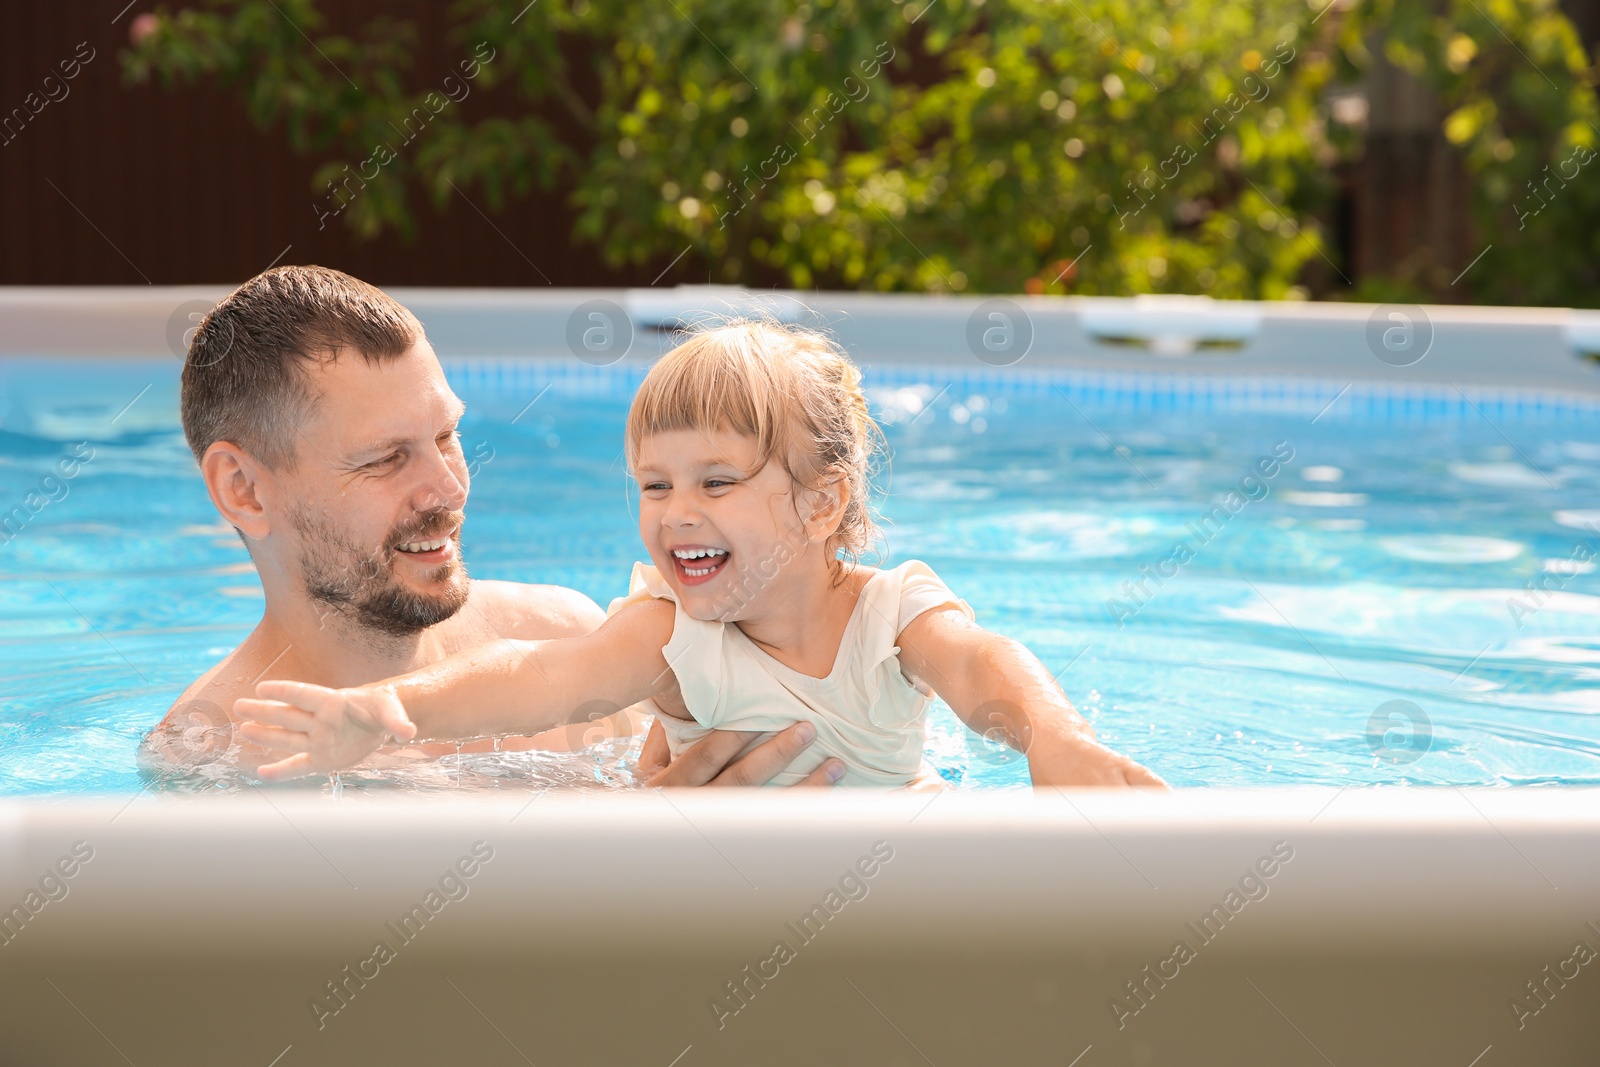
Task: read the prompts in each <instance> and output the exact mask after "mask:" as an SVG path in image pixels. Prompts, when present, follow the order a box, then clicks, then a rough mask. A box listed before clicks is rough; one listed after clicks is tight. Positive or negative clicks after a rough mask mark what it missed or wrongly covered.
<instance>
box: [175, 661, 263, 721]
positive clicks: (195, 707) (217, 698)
mask: <svg viewBox="0 0 1600 1067" xmlns="http://www.w3.org/2000/svg"><path fill="white" fill-rule="evenodd" d="M248 644H249V643H248V642H246V644H244V645H240V646H239V647H238V648H236V649H234V650H233V651H232V652H229V653H228V654H227V655H226V656H224V657H223V658H222V660H221V661H220V662H218V663H217V665H216V666H214V667H212V668H211V669H210V670H209V671H206V673H204V674H202V675H201V676H200V677H199V678H196V679H195V680H194V681H193V682H192V683H191V684H190V685H189V688H187V689H185V690H184V691H183V693H182V695H181V696H179V697H178V699H177V700H174V701H173V702H172V707H170V708H168V709H167V716H166V718H165V719H162V720H161V725H163V726H170V725H172V724H173V723H174V722H177V721H178V720H183V721H184V722H187V721H189V719H190V718H191V717H192V716H194V715H196V714H199V715H203V716H206V717H207V718H211V717H213V716H215V715H216V714H218V713H220V714H221V715H222V716H223V717H224V718H231V717H232V714H233V711H232V709H233V702H234V701H235V700H237V699H238V698H240V697H243V696H250V695H251V694H252V693H253V692H254V685H253V683H252V677H251V676H252V674H260V673H261V667H263V666H265V665H264V664H256V665H255V666H254V667H252V664H253V663H254V660H255V658H256V657H254V656H252V655H251V650H250V649H249V647H248Z"/></svg>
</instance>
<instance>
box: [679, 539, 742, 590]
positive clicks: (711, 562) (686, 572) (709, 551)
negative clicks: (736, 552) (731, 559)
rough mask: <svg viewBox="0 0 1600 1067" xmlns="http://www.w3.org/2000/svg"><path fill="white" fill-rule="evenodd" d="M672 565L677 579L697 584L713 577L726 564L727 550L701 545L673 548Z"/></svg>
mask: <svg viewBox="0 0 1600 1067" xmlns="http://www.w3.org/2000/svg"><path fill="white" fill-rule="evenodd" d="M672 565H673V567H674V568H675V569H676V570H677V572H678V580H679V581H681V582H682V583H683V584H684V585H699V584H700V583H702V582H709V581H710V580H711V579H712V578H715V577H716V576H717V572H719V571H721V570H722V568H723V567H726V566H727V565H728V550H727V549H725V548H708V547H705V546H702V545H688V546H685V547H683V548H674V549H673V550H672Z"/></svg>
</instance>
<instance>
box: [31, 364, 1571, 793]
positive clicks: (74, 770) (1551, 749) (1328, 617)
mask: <svg viewBox="0 0 1600 1067" xmlns="http://www.w3.org/2000/svg"><path fill="white" fill-rule="evenodd" d="M447 370H448V372H449V373H450V376H451V380H452V382H453V384H454V385H455V387H456V389H457V391H458V392H459V393H460V394H461V396H462V397H463V399H465V400H466V401H467V403H468V405H469V414H468V417H467V419H466V420H465V422H464V423H463V426H462V432H463V445H464V448H465V451H466V455H467V457H468V459H469V461H471V462H472V463H473V464H474V476H473V491H472V500H471V504H470V505H469V508H468V522H467V525H466V528H465V531H464V541H463V548H464V555H465V558H466V560H467V562H468V564H469V565H470V567H471V569H472V572H473V574H474V575H476V576H477V577H482V578H502V579H511V580H518V581H529V582H553V583H559V584H563V585H569V586H572V587H575V588H577V589H579V590H582V591H583V592H584V593H586V594H588V595H589V596H591V597H593V598H594V599H595V600H596V601H598V602H599V603H601V604H602V605H604V604H605V603H607V602H608V601H609V600H610V599H611V598H612V597H614V596H617V595H619V594H621V593H623V592H624V591H625V588H626V583H627V577H628V572H629V567H630V565H631V564H632V562H633V561H634V560H635V559H636V558H639V557H640V554H641V550H640V549H639V547H638V546H637V544H636V541H637V531H636V529H635V527H634V524H633V514H634V510H635V508H634V504H633V500H632V491H631V489H630V486H629V483H628V482H627V480H626V478H625V476H624V474H623V470H622V463H621V456H620V441H621V431H622V424H623V419H624V415H625V413H626V406H627V401H628V399H629V397H630V396H631V392H632V389H633V388H634V386H635V385H636V384H637V381H638V379H639V376H640V375H641V373H642V366H636V365H633V363H632V361H630V362H629V363H625V364H621V365H618V366H617V367H613V368H604V369H596V368H586V367H579V366H577V365H576V364H573V365H572V366H570V367H568V366H565V365H557V364H555V363H533V362H522V363H518V362H516V361H461V362H447ZM867 380H868V384H869V386H870V391H871V396H872V399H873V402H874V405H875V408H876V410H877V413H878V414H879V415H880V417H881V419H882V421H883V423H884V427H885V432H886V435H887V437H888V440H889V443H890V445H891V447H892V449H893V462H892V465H891V467H890V469H889V472H888V473H887V474H886V475H885V476H884V477H883V478H881V479H880V482H881V486H882V488H883V489H884V490H885V491H886V495H885V496H884V497H883V499H882V501H881V503H882V507H881V511H882V513H883V516H884V519H885V523H884V527H885V530H886V531H887V553H886V562H888V563H891V564H892V563H895V562H898V561H901V560H904V559H907V558H919V559H922V560H925V561H927V562H928V563H929V564H930V565H932V566H933V567H934V569H935V570H937V571H938V572H939V573H940V575H941V576H942V577H943V578H944V579H945V580H946V581H947V582H948V583H949V585H950V586H951V587H952V588H953V589H954V590H955V591H956V592H957V593H958V594H959V595H961V596H962V597H963V598H964V599H966V600H967V601H968V602H969V603H970V604H971V605H972V607H973V608H974V609H975V610H976V611H977V614H978V618H979V621H980V622H981V623H983V624H984V625H986V626H987V627H989V628H991V629H993V630H997V631H999V632H1002V633H1005V634H1009V635H1011V636H1013V637H1016V638H1018V639H1020V640H1022V641H1023V642H1025V643H1026V644H1027V645H1028V646H1029V647H1030V648H1032V649H1033V650H1034V652H1035V653H1037V654H1038V656H1039V657H1040V658H1041V659H1042V660H1043V661H1044V663H1045V664H1046V665H1047V666H1048V667H1049V668H1050V669H1051V670H1052V671H1054V672H1059V674H1058V676H1059V678H1060V681H1061V684H1062V685H1063V686H1064V688H1065V689H1066V691H1067V693H1068V695H1069V696H1070V697H1071V698H1072V699H1073V701H1074V702H1075V703H1076V704H1077V706H1078V707H1079V709H1080V710H1081V711H1082V712H1083V714H1084V715H1085V716H1087V717H1088V718H1089V719H1090V720H1091V721H1092V722H1093V723H1094V724H1095V726H1096V729H1097V730H1098V731H1099V733H1100V736H1101V737H1102V738H1103V739H1104V740H1105V741H1106V742H1107V743H1109V744H1111V745H1113V746H1115V747H1117V748H1119V749H1121V750H1123V751H1125V752H1127V753H1128V754H1130V755H1131V756H1133V757H1135V758H1136V759H1138V760H1140V761H1141V762H1143V763H1145V764H1147V765H1148V766H1150V767H1151V768H1152V769H1154V770H1155V771H1156V772H1158V773H1159V774H1161V775H1162V776H1164V777H1165V778H1166V779H1167V780H1168V781H1169V782H1171V783H1172V784H1174V785H1180V786H1199V785H1219V786H1220V785H1270V784H1284V785H1289V784H1308V783H1314V784H1323V785H1339V786H1342V785H1424V784H1435V783H1446V784H1452V785H1462V786H1465V785H1535V784H1555V783H1568V784H1596V783H1600V599H1597V597H1596V595H1595V594H1596V592H1597V589H1600V581H1597V578H1596V575H1595V574H1594V563H1595V561H1596V560H1595V558H1591V557H1600V532H1597V529H1600V510H1595V509H1596V508H1597V507H1600V504H1597V500H1600V497H1597V490H1600V421H1597V420H1596V419H1594V418H1593V417H1592V416H1593V414H1594V412H1592V411H1588V412H1586V411H1584V410H1583V409H1582V408H1581V406H1580V407H1577V408H1570V407H1569V408H1568V409H1567V410H1565V411H1556V412H1551V411H1549V410H1544V409H1540V408H1536V407H1534V406H1532V405H1523V406H1519V405H1517V404H1514V403H1513V404H1507V403H1499V404H1493V405H1488V404H1483V403H1476V404H1475V403H1473V402H1471V401H1467V402H1465V403H1460V402H1457V403H1431V404H1421V403H1419V404H1410V403H1395V402H1390V401H1386V400H1384V399H1383V398H1381V397H1379V398H1377V399H1374V397H1373V396H1372V395H1371V394H1370V393H1363V392H1362V390H1359V389H1357V390H1346V391H1343V392H1341V391H1340V389H1339V387H1340V385H1342V384H1343V383H1330V384H1329V385H1328V387H1327V388H1326V389H1325V390H1323V391H1322V392H1321V393H1319V394H1317V395H1316V396H1314V397H1311V398H1309V399H1308V398H1307V397H1306V396H1301V395H1292V394H1293V391H1292V390H1291V391H1289V392H1288V393H1286V394H1284V395H1283V396H1282V397H1279V398H1277V399H1274V395H1273V394H1271V391H1270V390H1268V391H1267V392H1266V393H1262V392H1260V391H1256V392H1251V393H1249V394H1248V395H1245V393H1231V392H1230V393H1224V392H1221V391H1218V390H1216V389H1210V390H1205V389H1201V390H1193V389H1190V388H1189V387H1187V386H1185V387H1184V388H1183V389H1174V388H1172V387H1171V386H1170V384H1169V385H1163V384H1161V383H1160V382H1159V381H1147V382H1144V383H1143V384H1140V383H1131V384H1130V383H1129V382H1126V381H1113V380H1098V379H1093V378H1091V377H1089V376H1086V375H1084V374H1076V375H1074V374H1069V373H1066V372H1061V373H1060V374H1057V375H1055V376H1054V377H1052V376H1050V375H1040V374H1031V375H1024V374H1021V373H1018V374H1016V375H1012V376H1007V374H1006V373H1004V372H1003V371H996V370H990V369H985V370H984V373H983V374H982V375H978V374H974V373H968V372H967V370H966V369H964V368H959V367H952V368H943V369H927V370H925V371H918V370H913V369H909V368H894V369H892V370H890V369H885V370H883V371H881V372H872V371H871V370H870V369H869V374H868V379H867ZM177 381H178V366H177V364H176V362H175V361H172V362H167V363H154V362H150V363H146V362H139V361H116V362H110V361H82V360H74V361H70V362H57V363H55V364H49V363H45V362H42V361H25V360H16V361H11V362H8V363H5V364H3V365H0V505H3V506H0V519H6V518H7V516H8V515H9V520H8V521H9V525H4V526H3V527H0V541H3V543H0V701H3V711H0V794H72V793H87V792H96V793H125V794H130V795H131V794H134V793H136V792H137V791H139V790H140V789H142V788H144V787H146V786H147V785H149V784H151V783H150V781H149V780H148V779H147V778H145V777H142V776H141V774H140V772H139V770H138V768H137V766H136V760H135V756H136V752H137V749H138V746H139V742H140V739H141V737H142V735H143V734H144V732H145V731H146V730H147V729H148V728H149V727H150V726H151V725H152V724H154V723H155V722H156V721H157V720H159V719H160V718H161V716H162V715H163V714H164V713H165V711H166V709H167V707H168V706H169V705H170V703H171V702H172V700H173V699H174V698H175V697H176V695H177V694H178V693H179V692H180V691H181V690H182V689H183V688H184V687H185V686H186V685H187V684H188V683H189V682H190V681H192V680H193V679H194V678H195V677H196V676H198V675H199V674H200V673H201V672H203V671H204V670H206V669H207V668H208V667H210V666H211V665H212V664H213V663H214V662H215V661H216V660H217V659H219V658H220V657H221V656H222V655H224V654H225V653H226V652H227V651H228V650H229V649H230V648H231V647H232V646H233V645H235V644H236V643H237V642H238V641H239V640H241V639H242V638H243V637H244V636H245V634H246V633H247V632H248V631H249V629H250V628H251V626H252V625H253V624H254V622H255V621H256V619H257V618H258V617H259V613H260V608H261V599H260V592H259V587H258V585H257V583H256V580H255V576H254V573H253V571H252V569H251V567H250V564H249V560H248V558H247V556H246V555H245V552H244V549H243V547H242V546H241V544H240V542H239V540H238V538H237V537H235V536H234V535H233V533H232V532H231V531H230V530H228V529H226V528H224V527H222V526H221V525H220V524H219V522H218V519H217V516H216V514H215V512H214V511H213V509H212V508H211V505H210V503H209V501H208V500H207V498H206V494H205V491H204V489H203V487H202V485H201V482H200V480H199V477H198V476H197V474H196V472H195V469H194V464H193V460H192V459H191V458H190V455H189V452H188V450H187V448H186V446H185V445H184V442H183V436H182V433H181V430H180V428H179V426H178V422H177V402H176V396H177ZM1452 395H1455V394H1452ZM1330 398H1332V399H1331V403H1330ZM69 472H70V474H69ZM1230 493H1231V494H1233V495H1232V496H1230V495H1229V494H1230ZM636 750H637V746H636V744H635V745H633V746H631V747H630V746H629V745H627V744H626V743H623V744H618V745H612V746H607V747H605V748H604V749H603V750H598V751H593V752H584V753H578V754H575V755H559V756H556V755H549V754H542V753H528V754H513V753H485V754H482V755H478V756H459V757H447V758H446V759H444V760H441V761H439V763H438V764H436V765H433V766H431V767H427V768H412V769H410V770H407V771H403V772H398V771H397V772H374V773H372V774H369V775H367V776H366V778H365V779H364V780H365V781H367V782H368V783H369V784H376V785H380V786H388V787H392V788H401V789H409V790H415V791H449V790H453V789H467V788H499V789H525V790H530V791H532V790H537V789H542V788H549V787H552V786H558V785H570V784H591V785H593V784H601V785H605V784H625V783H626V782H627V781H628V775H627V766H628V763H629V760H630V759H631V758H632V755H633V754H635V753H636ZM928 755H929V758H930V759H931V760H932V762H933V763H934V765H935V766H936V767H937V768H938V769H939V772H940V773H941V775H943V776H944V777H945V778H946V779H947V780H948V781H950V782H951V783H953V784H955V785H957V786H960V787H976V788H985V787H996V788H998V787H1016V786H1020V785H1023V784H1024V783H1026V781H1027V769H1026V765H1025V763H1024V762H1022V761H1021V760H1019V759H1017V758H1016V756H1015V754H1014V753H1012V752H1010V750H1008V749H1004V748H1003V747H1000V746H997V745H994V744H992V743H990V742H987V741H985V740H984V739H982V738H980V737H977V736H976V735H974V734H972V733H971V732H970V731H968V730H967V729H966V728H965V727H964V726H963V725H962V724H961V723H960V722H959V721H958V720H957V719H956V718H955V717H954V716H953V715H952V714H951V713H950V711H949V710H948V709H947V708H945V707H944V706H943V705H936V708H935V712H934V714H933V717H932V720H931V725H930V729H929V735H928ZM357 778H358V780H361V779H360V776H357ZM197 781H198V782H199V783H200V786H199V787H202V788H203V787H208V786H216V785H222V786H227V785H230V784H232V785H237V784H238V783H237V782H234V781H232V780H230V779H229V778H228V777H227V776H226V775H216V774H213V775H212V776H211V777H210V778H209V779H208V778H207V777H206V776H205V775H200V776H199V777H198V778H196V777H194V776H191V777H190V779H189V780H188V782H187V787H188V788H195V787H196V786H195V782H197ZM155 784H156V785H158V786H163V785H165V783H160V782H157V783H155ZM317 787H319V788H328V785H327V783H320V784H318V785H317Z"/></svg>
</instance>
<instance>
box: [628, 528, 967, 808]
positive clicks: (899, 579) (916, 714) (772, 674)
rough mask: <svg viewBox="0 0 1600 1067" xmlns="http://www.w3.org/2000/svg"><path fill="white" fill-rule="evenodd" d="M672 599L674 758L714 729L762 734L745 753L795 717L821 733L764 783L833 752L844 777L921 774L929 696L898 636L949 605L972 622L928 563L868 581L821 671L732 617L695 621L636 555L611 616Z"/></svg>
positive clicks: (794, 774) (885, 778)
mask: <svg viewBox="0 0 1600 1067" xmlns="http://www.w3.org/2000/svg"><path fill="white" fill-rule="evenodd" d="M649 598H655V599H659V600H671V601H672V602H673V603H674V605H677V614H676V618H675V620H674V622H673V627H672V639H671V640H670V641H668V642H667V645H666V647H665V648H663V649H662V650H661V651H662V654H663V655H664V656H665V657H666V660H667V663H668V664H669V665H670V666H671V668H672V672H673V673H674V674H675V675H677V678H678V686H679V688H680V689H681V691H682V694H683V702H684V704H685V706H686V707H687V708H688V709H689V714H691V715H693V716H694V721H693V722H688V721H686V720H684V719H679V718H677V717H675V716H672V715H666V714H661V713H658V714H657V716H656V718H657V719H658V720H659V721H660V722H661V725H662V728H663V729H664V730H665V731H666V735H667V744H668V747H669V748H670V749H671V752H672V756H673V758H674V759H675V758H677V755H678V753H679V751H680V750H681V749H683V748H684V747H686V746H687V745H690V744H692V743H693V742H695V741H698V740H700V739H701V738H702V737H704V736H705V735H706V734H708V733H709V732H711V731H712V730H714V729H716V730H759V731H761V732H762V734H763V736H761V737H758V738H756V739H755V740H754V741H752V742H751V743H750V745H749V746H747V747H746V751H748V750H749V749H750V748H754V747H755V746H756V745H759V744H761V742H763V741H765V740H767V739H768V738H769V737H770V736H771V735H772V734H773V733H775V732H776V731H778V730H781V729H783V728H784V727H787V726H790V725H793V724H794V723H796V722H799V721H801V720H802V719H805V720H809V721H810V722H812V723H814V724H816V728H817V739H816V741H815V742H813V743H812V745H811V747H810V748H808V749H806V750H805V751H804V752H802V753H801V754H800V756H799V757H798V758H796V760H795V761H794V763H792V764H791V765H790V766H789V767H788V768H787V769H786V770H784V771H782V772H780V773H779V774H778V775H777V777H775V778H773V779H772V781H771V782H770V783H769V784H771V785H792V784H794V783H795V782H798V781H800V780H802V779H803V778H805V777H806V776H807V775H808V774H810V773H811V772H812V771H814V770H816V769H817V768H818V767H819V766H821V765H822V762H823V761H824V760H825V759H827V758H828V757H829V756H836V757H838V758H839V759H841V760H843V761H844V765H845V775H844V777H843V778H842V779H840V782H839V784H840V785H874V786H903V785H908V784H910V783H911V782H912V781H913V780H916V779H918V778H919V772H921V771H922V768H923V762H922V747H923V727H924V722H925V718H926V713H927V710H928V704H929V703H930V702H931V701H932V699H933V692H932V691H931V690H929V689H927V688H924V687H920V686H913V685H912V684H911V682H909V681H908V680H907V679H906V676H905V675H904V674H902V673H901V672H900V659H899V654H900V649H899V647H898V646H897V645H896V644H895V642H896V641H897V640H898V639H899V636H900V633H901V631H903V630H904V629H905V628H906V627H907V626H908V625H910V623H911V620H913V619H915V618H916V617H917V616H918V615H921V614H922V613H923V612H925V611H929V610H930V609H932V608H937V607H942V606H944V605H953V606H955V607H957V608H959V609H961V611H962V612H963V613H964V614H965V615H966V616H967V618H969V619H970V618H973V613H972V609H971V608H970V607H968V606H967V604H966V602H965V601H963V600H961V599H959V598H958V597H957V596H956V595H955V594H954V593H952V592H951V591H950V589H949V587H948V586H946V585H945V584H944V583H943V582H942V581H940V580H939V576H938V575H936V574H934V573H933V570H932V569H931V568H929V567H928V565H927V564H926V563H922V562H920V561H917V560H910V561H907V562H905V563H902V564H900V566H898V567H895V568H893V569H892V570H881V571H878V572H877V573H875V574H873V576H872V577H871V578H869V579H868V580H867V584H866V585H865V586H864V587H863V588H862V590H861V596H860V599H859V600H858V601H857V603H856V606H855V611H854V612H853V613H852V614H851V616H850V621H849V623H848V624H847V625H846V626H845V631H844V637H843V638H842V639H841V640H840V642H839V653H838V656H837V658H836V659H835V660H834V664H833V670H831V671H830V672H829V673H828V676H827V677H826V678H813V677H811V676H809V675H805V674H801V673H800V672H799V671H797V670H795V669H793V668H792V667H787V666H785V665H784V664H782V663H779V662H778V661H777V660H775V659H773V658H772V657H771V656H770V655H768V654H767V653H766V652H765V651H763V650H762V649H761V648H760V647H759V646H757V645H756V644H755V642H753V641H751V640H750V639H749V638H748V637H746V636H745V635H744V631H742V630H740V629H739V627H738V626H736V625H734V624H732V623H721V622H702V621H701V620H699V619H695V618H693V617H691V616H689V615H688V614H686V613H685V612H684V610H683V607H682V605H678V604H677V598H676V597H674V596H673V593H672V587H671V586H670V585H668V584H667V581H666V580H665V579H664V578H662V577H661V574H660V572H658V571H657V570H656V568H654V567H652V566H649V565H648V564H644V563H635V564H634V566H633V577H632V580H631V581H630V582H629V585H628V595H627V596H625V597H618V598H617V599H616V600H613V601H612V602H611V607H610V608H609V609H608V610H607V612H606V614H607V615H614V614H616V613H617V612H618V611H619V610H621V609H622V608H623V607H625V606H627V605H629V604H632V603H636V602H638V601H641V600H645V599H649Z"/></svg>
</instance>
